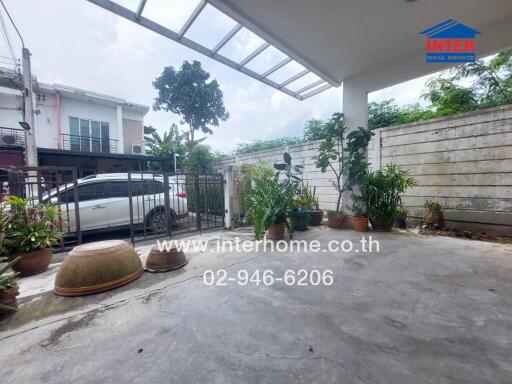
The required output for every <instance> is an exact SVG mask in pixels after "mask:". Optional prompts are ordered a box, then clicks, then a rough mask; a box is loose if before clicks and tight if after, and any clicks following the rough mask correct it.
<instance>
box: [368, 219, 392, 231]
mask: <svg viewBox="0 0 512 384" xmlns="http://www.w3.org/2000/svg"><path fill="white" fill-rule="evenodd" d="M370 222H371V223H372V229H373V231H375V232H391V229H392V228H393V224H394V223H395V219H393V218H391V219H384V220H370Z"/></svg>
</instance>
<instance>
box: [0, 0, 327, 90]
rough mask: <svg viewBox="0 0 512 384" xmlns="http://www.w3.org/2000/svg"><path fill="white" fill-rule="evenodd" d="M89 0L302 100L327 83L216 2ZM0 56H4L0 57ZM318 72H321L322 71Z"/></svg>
mask: <svg viewBox="0 0 512 384" xmlns="http://www.w3.org/2000/svg"><path fill="white" fill-rule="evenodd" d="M87 1H89V2H90V3H93V4H96V5H97V6H99V7H101V8H103V9H104V10H106V11H108V12H112V13H114V14H116V15H118V16H120V17H123V18H125V19H128V20H130V21H132V22H133V23H136V24H139V25H141V26H143V27H145V28H148V29H150V30H152V31H153V32H156V33H158V34H160V35H163V36H165V37H166V38H167V39H169V40H172V41H174V42H176V43H178V44H182V45H184V46H186V47H188V48H190V49H192V50H194V51H196V52H199V53H201V54H203V55H205V56H207V57H210V58H212V59H214V60H217V61H218V62H220V63H222V64H224V65H226V66H228V67H230V68H232V69H234V70H237V71H240V72H243V73H245V74H246V75H247V76H250V77H252V78H254V79H256V80H259V81H262V82H263V83H265V84H267V85H269V86H271V87H274V88H276V89H278V90H280V91H282V92H284V93H286V94H288V95H290V96H292V97H295V98H297V99H299V100H303V99H304V97H305V96H306V97H309V96H312V95H310V94H309V93H310V92H311V90H318V91H319V92H320V91H322V90H324V89H325V88H322V87H325V84H323V85H322V84H320V83H321V81H319V77H318V76H317V75H314V74H312V73H308V72H309V71H310V69H311V68H312V67H311V65H310V64H308V63H306V62H305V61H303V60H301V58H299V57H298V56H295V55H294V54H293V53H292V52H288V51H287V50H286V49H287V48H285V47H283V46H280V49H278V48H276V47H274V46H273V45H272V40H271V39H270V38H269V37H266V38H268V39H269V41H266V40H265V39H264V38H263V37H260V36H258V34H259V32H258V34H256V33H254V32H252V31H251V30H250V29H249V28H251V27H250V26H249V25H248V26H245V25H244V22H243V21H238V22H237V21H235V20H234V19H233V18H232V17H235V16H233V15H232V14H231V13H229V12H227V11H226V12H227V14H226V13H224V11H223V10H224V8H223V7H222V6H220V5H217V3H216V2H213V1H209V0H142V1H141V0H87ZM212 3H213V4H214V5H212ZM114 5H117V6H114ZM216 6H219V8H216ZM139 7H140V9H141V10H142V14H140V15H138V11H139ZM228 15H230V16H228ZM138 16H142V17H138ZM236 20H238V19H236ZM239 23H240V24H239ZM162 27H163V28H166V29H167V30H166V29H163V28H162ZM169 31H171V32H169ZM276 44H277V43H276ZM285 52H286V53H285ZM2 55H4V54H3V53H2ZM0 59H5V58H2V57H0ZM299 62H301V63H304V64H303V65H302V64H299ZM304 66H308V68H310V69H306V68H305V67H304ZM263 75H264V76H263ZM322 76H324V77H325V75H322ZM268 80H271V81H268ZM283 83H284V84H283ZM331 84H332V80H331ZM305 87H306V88H305Z"/></svg>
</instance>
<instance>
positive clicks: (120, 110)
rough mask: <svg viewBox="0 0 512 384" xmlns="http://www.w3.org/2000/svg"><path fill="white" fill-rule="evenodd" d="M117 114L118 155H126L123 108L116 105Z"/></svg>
mask: <svg viewBox="0 0 512 384" xmlns="http://www.w3.org/2000/svg"><path fill="white" fill-rule="evenodd" d="M116 114H117V119H116V120H117V139H118V140H119V141H118V142H117V153H124V135H123V107H122V106H121V105H116Z"/></svg>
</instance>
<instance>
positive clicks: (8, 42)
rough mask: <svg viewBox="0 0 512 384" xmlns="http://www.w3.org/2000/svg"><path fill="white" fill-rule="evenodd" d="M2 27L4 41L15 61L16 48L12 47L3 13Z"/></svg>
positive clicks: (1, 16) (1, 17)
mask: <svg viewBox="0 0 512 384" xmlns="http://www.w3.org/2000/svg"><path fill="white" fill-rule="evenodd" d="M0 25H1V27H2V31H3V35H4V40H5V42H6V44H7V47H8V48H9V51H10V52H11V56H12V59H13V60H15V59H16V57H15V55H14V48H13V47H12V43H11V38H10V37H9V31H8V30H7V26H6V25H5V21H4V17H3V15H2V13H1V12H0Z"/></svg>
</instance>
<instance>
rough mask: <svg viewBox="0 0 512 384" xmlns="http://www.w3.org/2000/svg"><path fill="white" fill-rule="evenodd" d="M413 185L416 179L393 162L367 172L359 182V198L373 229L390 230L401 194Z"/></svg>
mask: <svg viewBox="0 0 512 384" xmlns="http://www.w3.org/2000/svg"><path fill="white" fill-rule="evenodd" d="M415 185H416V180H415V179H414V178H412V177H410V176H409V172H408V171H407V170H405V169H402V168H400V167H398V166H396V165H393V164H388V165H386V167H385V168H384V169H381V170H378V171H374V172H367V174H366V176H365V178H364V181H363V183H362V184H361V197H360V198H361V201H362V202H363V203H364V205H365V207H366V210H367V213H368V219H369V220H370V223H371V225H372V229H373V230H374V231H384V232H388V231H391V228H392V227H393V224H394V222H395V219H396V217H397V216H398V207H399V206H400V205H401V202H402V200H401V194H402V193H404V192H405V191H406V190H407V189H408V188H410V187H413V186H415Z"/></svg>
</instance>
